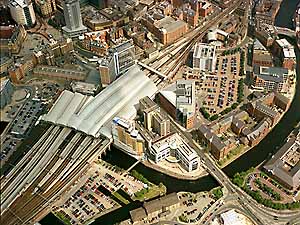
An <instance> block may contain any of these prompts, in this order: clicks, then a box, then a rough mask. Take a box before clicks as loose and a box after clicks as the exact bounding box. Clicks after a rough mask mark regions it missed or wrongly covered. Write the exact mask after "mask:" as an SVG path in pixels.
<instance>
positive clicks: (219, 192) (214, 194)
mask: <svg viewBox="0 0 300 225" xmlns="http://www.w3.org/2000/svg"><path fill="white" fill-rule="evenodd" d="M212 197H213V199H215V200H218V199H220V198H222V197H223V190H222V187H217V188H214V189H213V190H212Z"/></svg>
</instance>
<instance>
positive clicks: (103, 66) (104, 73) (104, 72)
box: [98, 56, 117, 87]
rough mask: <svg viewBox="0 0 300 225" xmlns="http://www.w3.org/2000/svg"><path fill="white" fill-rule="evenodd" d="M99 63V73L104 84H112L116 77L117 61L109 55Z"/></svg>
mask: <svg viewBox="0 0 300 225" xmlns="http://www.w3.org/2000/svg"><path fill="white" fill-rule="evenodd" d="M98 64H99V74H100V81H101V84H102V86H104V87H105V86H107V85H109V84H111V83H112V82H113V81H114V80H115V79H116V78H117V74H116V69H115V68H116V66H115V61H114V58H113V57H112V56H107V57H105V58H102V59H100V60H99V61H98Z"/></svg>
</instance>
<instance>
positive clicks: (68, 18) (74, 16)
mask: <svg viewBox="0 0 300 225" xmlns="http://www.w3.org/2000/svg"><path fill="white" fill-rule="evenodd" d="M63 9H64V17H65V22H66V26H64V27H63V28H62V29H63V31H64V33H65V34H67V35H68V36H69V37H77V36H79V35H81V34H83V33H85V32H87V28H86V27H85V26H83V24H82V18H81V12H80V5H79V0H64V1H63Z"/></svg>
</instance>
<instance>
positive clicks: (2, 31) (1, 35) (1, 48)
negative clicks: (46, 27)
mask: <svg viewBox="0 0 300 225" xmlns="http://www.w3.org/2000/svg"><path fill="white" fill-rule="evenodd" d="M26 35H27V32H26V30H25V28H24V26H23V25H9V26H1V27H0V52H1V53H16V54H17V53H19V51H20V50H21V47H22V45H23V42H24V40H25V38H26Z"/></svg>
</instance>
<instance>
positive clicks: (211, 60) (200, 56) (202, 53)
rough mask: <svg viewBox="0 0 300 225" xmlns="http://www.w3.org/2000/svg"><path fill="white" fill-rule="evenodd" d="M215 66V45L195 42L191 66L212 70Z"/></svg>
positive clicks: (202, 69) (201, 69)
mask: <svg viewBox="0 0 300 225" xmlns="http://www.w3.org/2000/svg"><path fill="white" fill-rule="evenodd" d="M215 67H216V46H213V45H207V44H202V43H197V44H196V45H195V48H194V53H193V68H194V69H197V70H200V71H209V72H214V71H215Z"/></svg>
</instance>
